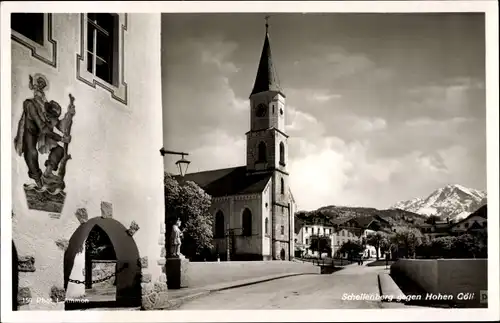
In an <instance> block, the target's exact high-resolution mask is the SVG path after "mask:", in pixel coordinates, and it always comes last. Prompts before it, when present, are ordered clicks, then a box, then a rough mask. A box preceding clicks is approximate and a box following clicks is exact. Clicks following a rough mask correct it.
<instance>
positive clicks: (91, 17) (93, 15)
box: [87, 13, 96, 22]
mask: <svg viewBox="0 0 500 323" xmlns="http://www.w3.org/2000/svg"><path fill="white" fill-rule="evenodd" d="M87 19H88V20H91V21H93V22H95V21H96V14H95V13H88V14H87Z"/></svg>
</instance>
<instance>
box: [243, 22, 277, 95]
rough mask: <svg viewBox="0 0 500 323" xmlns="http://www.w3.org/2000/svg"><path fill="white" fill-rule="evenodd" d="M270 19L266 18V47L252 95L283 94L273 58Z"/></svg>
mask: <svg viewBox="0 0 500 323" xmlns="http://www.w3.org/2000/svg"><path fill="white" fill-rule="evenodd" d="M268 19H269V16H266V37H265V39H264V46H263V48H262V54H261V56H260V62H259V68H258V69H257V77H256V78H255V84H254V86H253V90H252V93H251V94H250V95H253V94H256V93H260V92H264V91H277V92H281V88H280V84H279V79H278V73H276V69H275V67H274V64H273V60H272V56H271V45H270V43H269V23H268Z"/></svg>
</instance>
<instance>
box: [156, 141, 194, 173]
mask: <svg viewBox="0 0 500 323" xmlns="http://www.w3.org/2000/svg"><path fill="white" fill-rule="evenodd" d="M160 154H161V155H162V156H165V155H181V156H182V157H181V159H179V160H178V161H177V162H175V164H176V165H177V167H179V173H180V174H181V177H184V175H186V173H187V169H188V167H189V164H190V163H191V162H190V161H189V160H187V159H186V158H184V156H188V155H189V154H188V153H184V152H177V151H171V150H165V148H163V147H162V148H161V149H160Z"/></svg>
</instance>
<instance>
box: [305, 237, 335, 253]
mask: <svg viewBox="0 0 500 323" xmlns="http://www.w3.org/2000/svg"><path fill="white" fill-rule="evenodd" d="M310 239H311V243H310V245H309V249H310V250H311V251H313V252H314V251H317V252H318V253H319V258H320V259H321V254H322V253H324V252H327V253H330V252H331V251H332V249H331V243H332V242H331V240H330V238H329V237H327V236H317V235H313V236H311V237H310Z"/></svg>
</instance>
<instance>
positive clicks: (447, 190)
mask: <svg viewBox="0 0 500 323" xmlns="http://www.w3.org/2000/svg"><path fill="white" fill-rule="evenodd" d="M486 203H487V194H486V192H483V191H480V190H475V189H471V188H467V187H464V186H462V185H458V184H455V185H447V186H445V187H443V188H440V189H437V190H435V191H434V192H432V193H431V194H430V195H429V196H427V197H426V198H414V199H412V200H408V201H401V202H398V203H396V204H395V205H394V206H393V207H392V208H394V209H401V210H405V211H410V212H414V213H418V214H422V215H426V216H430V215H436V216H438V217H440V218H441V219H443V220H444V219H446V218H449V219H450V220H460V219H462V218H465V217H467V216H468V215H469V214H471V213H472V212H474V211H476V210H477V209H479V208H480V207H481V206H483V205H485V204H486Z"/></svg>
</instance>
